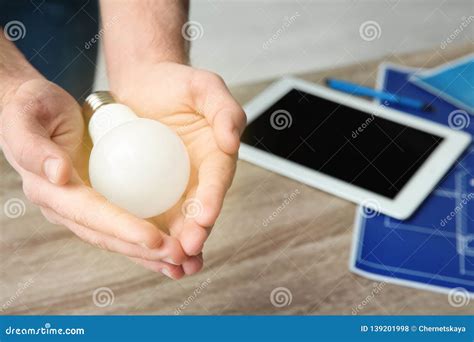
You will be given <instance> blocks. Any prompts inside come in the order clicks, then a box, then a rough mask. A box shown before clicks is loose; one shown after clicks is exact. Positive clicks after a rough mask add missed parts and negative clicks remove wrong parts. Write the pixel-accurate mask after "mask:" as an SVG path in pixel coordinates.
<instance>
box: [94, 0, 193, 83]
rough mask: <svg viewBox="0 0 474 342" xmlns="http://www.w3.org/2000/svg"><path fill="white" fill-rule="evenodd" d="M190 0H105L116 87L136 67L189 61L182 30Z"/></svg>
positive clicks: (108, 49)
mask: <svg viewBox="0 0 474 342" xmlns="http://www.w3.org/2000/svg"><path fill="white" fill-rule="evenodd" d="M188 9H189V2H188V1H187V0H140V1H136V0H132V1H130V0H101V13H102V26H103V27H102V30H103V35H104V38H105V39H104V47H105V56H106V61H107V70H108V75H109V81H110V84H111V87H112V89H113V88H114V87H116V86H117V85H118V84H120V83H122V82H126V78H127V75H129V74H130V73H133V70H134V68H135V67H138V66H140V65H144V64H145V65H146V64H155V63H159V62H165V61H168V62H177V63H187V62H188V47H187V44H186V43H187V41H186V40H184V39H183V37H182V34H181V29H182V27H183V24H184V23H185V22H186V20H187V17H188Z"/></svg>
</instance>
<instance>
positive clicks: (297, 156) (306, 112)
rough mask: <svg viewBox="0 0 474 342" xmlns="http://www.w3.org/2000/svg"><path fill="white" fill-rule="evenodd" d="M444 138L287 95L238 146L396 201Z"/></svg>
mask: <svg viewBox="0 0 474 342" xmlns="http://www.w3.org/2000/svg"><path fill="white" fill-rule="evenodd" d="M442 140H443V138H442V137H439V136H436V135H433V134H430V133H426V132H423V131H420V130H418V129H415V128H411V127H407V126H404V125H403V124H399V123H396V122H394V121H390V120H387V119H383V118H380V117H377V116H374V115H372V114H370V113H366V112H361V111H359V110H356V109H354V108H351V107H346V106H344V105H341V104H338V103H335V102H332V101H329V100H326V99H323V98H320V97H317V96H314V95H311V94H308V93H305V92H302V91H300V90H295V89H293V90H291V91H290V92H289V93H287V94H286V95H284V96H283V97H282V98H281V99H280V100H278V101H277V102H276V103H275V104H273V105H272V106H271V107H269V108H268V109H267V110H266V111H265V112H264V113H262V115H260V116H259V117H258V118H256V119H255V120H253V121H252V122H251V123H250V124H249V125H248V127H247V128H246V129H245V131H244V133H243V136H242V142H244V143H246V144H248V145H251V146H254V147H256V148H258V149H261V150H263V151H267V152H269V153H272V154H275V155H277V156H280V157H282V158H285V159H288V160H291V161H293V162H295V163H298V164H301V165H304V166H306V167H309V168H312V169H314V170H317V171H319V172H322V173H324V174H326V175H329V176H331V177H334V178H337V179H340V180H343V181H346V182H349V183H352V184H353V185H356V186H358V187H360V188H363V189H367V190H370V191H372V192H375V193H378V194H380V195H382V196H385V197H388V198H395V196H397V194H398V193H399V192H400V190H401V189H402V188H403V186H404V185H405V184H406V183H407V182H408V181H409V180H410V178H411V177H412V176H413V175H414V174H415V172H416V171H417V170H418V168H419V167H420V166H421V165H422V164H423V162H424V161H425V160H426V159H427V158H428V157H429V155H430V154H431V153H432V152H433V151H434V150H435V149H436V147H437V146H438V145H439V144H440V143H441V142H442Z"/></svg>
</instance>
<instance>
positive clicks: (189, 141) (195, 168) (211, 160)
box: [152, 113, 232, 237]
mask: <svg viewBox="0 0 474 342" xmlns="http://www.w3.org/2000/svg"><path fill="white" fill-rule="evenodd" d="M158 120H159V121H160V122H162V123H164V124H165V125H167V126H168V127H170V128H171V129H173V130H174V131H175V132H176V133H177V134H178V135H179V136H180V137H181V139H182V140H183V142H184V144H185V146H186V148H187V150H188V154H189V159H190V164H191V175H190V179H189V184H188V187H187V189H186V191H185V193H184V194H183V196H182V198H181V199H180V201H179V202H178V203H177V204H176V205H175V206H174V207H173V208H171V209H170V210H169V211H167V212H166V213H164V214H162V215H159V216H156V217H154V218H153V219H152V220H153V222H154V223H155V224H157V225H158V227H160V228H161V229H163V230H165V231H168V230H169V232H170V234H171V235H172V236H176V237H180V235H181V233H182V231H183V229H184V227H185V221H186V220H187V219H191V220H192V219H193V218H195V217H197V216H198V215H200V214H201V211H203V210H204V208H203V204H202V203H201V202H200V200H199V199H196V198H195V196H196V191H197V188H198V185H199V170H200V169H201V167H206V168H207V169H208V170H211V169H213V168H214V167H213V165H214V166H215V167H216V168H218V167H219V160H220V159H221V158H229V156H226V155H225V153H223V152H222V151H221V150H220V149H219V148H218V146H217V144H216V141H215V138H214V134H213V131H212V128H211V126H210V125H209V123H208V122H207V120H206V119H205V118H204V117H203V116H201V115H199V114H196V113H182V114H172V115H168V116H162V117H159V118H158ZM231 174H232V173H231ZM210 176H212V174H210ZM205 228H209V227H205Z"/></svg>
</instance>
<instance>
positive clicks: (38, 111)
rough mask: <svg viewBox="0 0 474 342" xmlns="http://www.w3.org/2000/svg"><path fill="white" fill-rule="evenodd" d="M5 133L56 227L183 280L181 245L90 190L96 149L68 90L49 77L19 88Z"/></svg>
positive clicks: (12, 159)
mask: <svg viewBox="0 0 474 342" xmlns="http://www.w3.org/2000/svg"><path fill="white" fill-rule="evenodd" d="M0 133H1V134H0V144H1V147H2V149H3V152H4V154H5V156H6V158H7V160H8V161H9V163H10V164H11V165H12V166H13V167H14V168H15V170H16V171H17V172H18V173H19V174H20V175H21V177H22V180H23V189H24V192H25V195H26V197H27V198H28V199H29V200H31V201H32V202H33V203H35V204H37V205H38V206H40V208H41V211H42V213H43V214H44V216H45V217H46V218H47V219H48V220H49V221H50V222H53V223H55V224H62V225H64V226H66V227H68V228H69V229H70V230H71V231H73V232H74V233H75V234H76V235H78V236H79V237H80V238H81V239H83V240H84V241H86V242H88V243H91V244H93V245H95V246H98V247H101V248H103V249H106V250H109V251H113V252H117V253H121V254H124V255H127V256H128V257H130V258H131V259H133V260H134V261H136V262H137V263H140V264H142V265H144V266H145V267H147V268H149V269H152V270H154V271H161V272H162V273H164V274H165V275H167V276H169V277H171V278H174V279H177V278H180V277H182V276H183V274H184V272H183V268H182V267H181V266H179V265H181V264H182V263H183V262H185V259H186V255H185V254H184V252H183V250H182V248H181V245H180V243H179V242H178V241H177V239H176V238H174V237H171V236H169V235H166V234H165V233H164V232H162V231H161V230H159V229H158V228H157V227H155V226H154V225H153V224H151V223H149V222H148V221H145V220H143V219H139V218H137V217H135V216H133V215H132V214H130V213H128V212H127V211H125V210H123V209H121V208H119V207H117V206H114V205H113V204H111V203H110V202H108V201H107V200H106V199H105V198H104V197H102V196H101V195H99V194H98V193H97V192H95V191H94V190H93V189H92V188H90V187H89V186H87V185H86V183H85V182H86V176H85V175H87V160H88V155H89V152H90V150H89V148H90V146H89V148H88V147H87V146H86V145H85V144H84V139H83V138H84V121H83V118H82V115H81V109H80V107H79V105H78V104H77V102H76V101H75V100H74V99H73V98H72V97H71V96H70V95H69V94H68V93H67V92H66V91H65V90H63V89H61V88H60V87H58V86H57V85H55V84H54V83H51V82H49V81H47V80H45V79H44V78H35V79H32V80H29V81H26V82H24V83H22V84H21V85H19V86H17V87H16V88H15V89H12V90H11V91H9V92H8V96H6V97H5V98H4V101H3V109H2V113H1V115H0ZM81 176H82V177H81ZM186 262H193V261H192V260H186Z"/></svg>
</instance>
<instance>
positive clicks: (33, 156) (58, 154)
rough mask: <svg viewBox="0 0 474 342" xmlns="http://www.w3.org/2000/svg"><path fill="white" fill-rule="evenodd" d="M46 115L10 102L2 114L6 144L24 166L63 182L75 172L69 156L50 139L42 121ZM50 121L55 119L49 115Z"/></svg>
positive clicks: (58, 182)
mask: <svg viewBox="0 0 474 342" xmlns="http://www.w3.org/2000/svg"><path fill="white" fill-rule="evenodd" d="M40 117H41V120H42V121H44V120H46V121H48V118H47V117H48V115H46V118H44V117H42V116H41V115H38V113H35V109H34V108H27V107H25V106H21V105H18V104H10V105H7V106H6V107H5V108H4V110H3V113H2V135H3V143H4V144H6V145H7V148H8V150H9V152H10V154H11V157H13V159H14V160H15V162H16V163H17V164H18V166H20V167H21V168H23V169H25V170H27V171H30V172H32V173H35V174H37V175H40V176H42V177H45V178H47V179H48V180H49V181H50V182H51V183H54V184H58V185H62V184H65V183H67V182H68V181H69V179H70V178H71V174H72V161H71V158H70V157H69V155H68V154H67V153H66V152H65V151H64V150H63V149H62V148H61V147H60V146H58V145H57V144H55V143H54V142H53V141H52V140H51V134H50V133H49V132H48V130H47V129H46V128H45V127H44V126H43V125H42V124H41V122H40V119H39V118H40ZM49 120H50V121H52V120H53V118H49Z"/></svg>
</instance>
